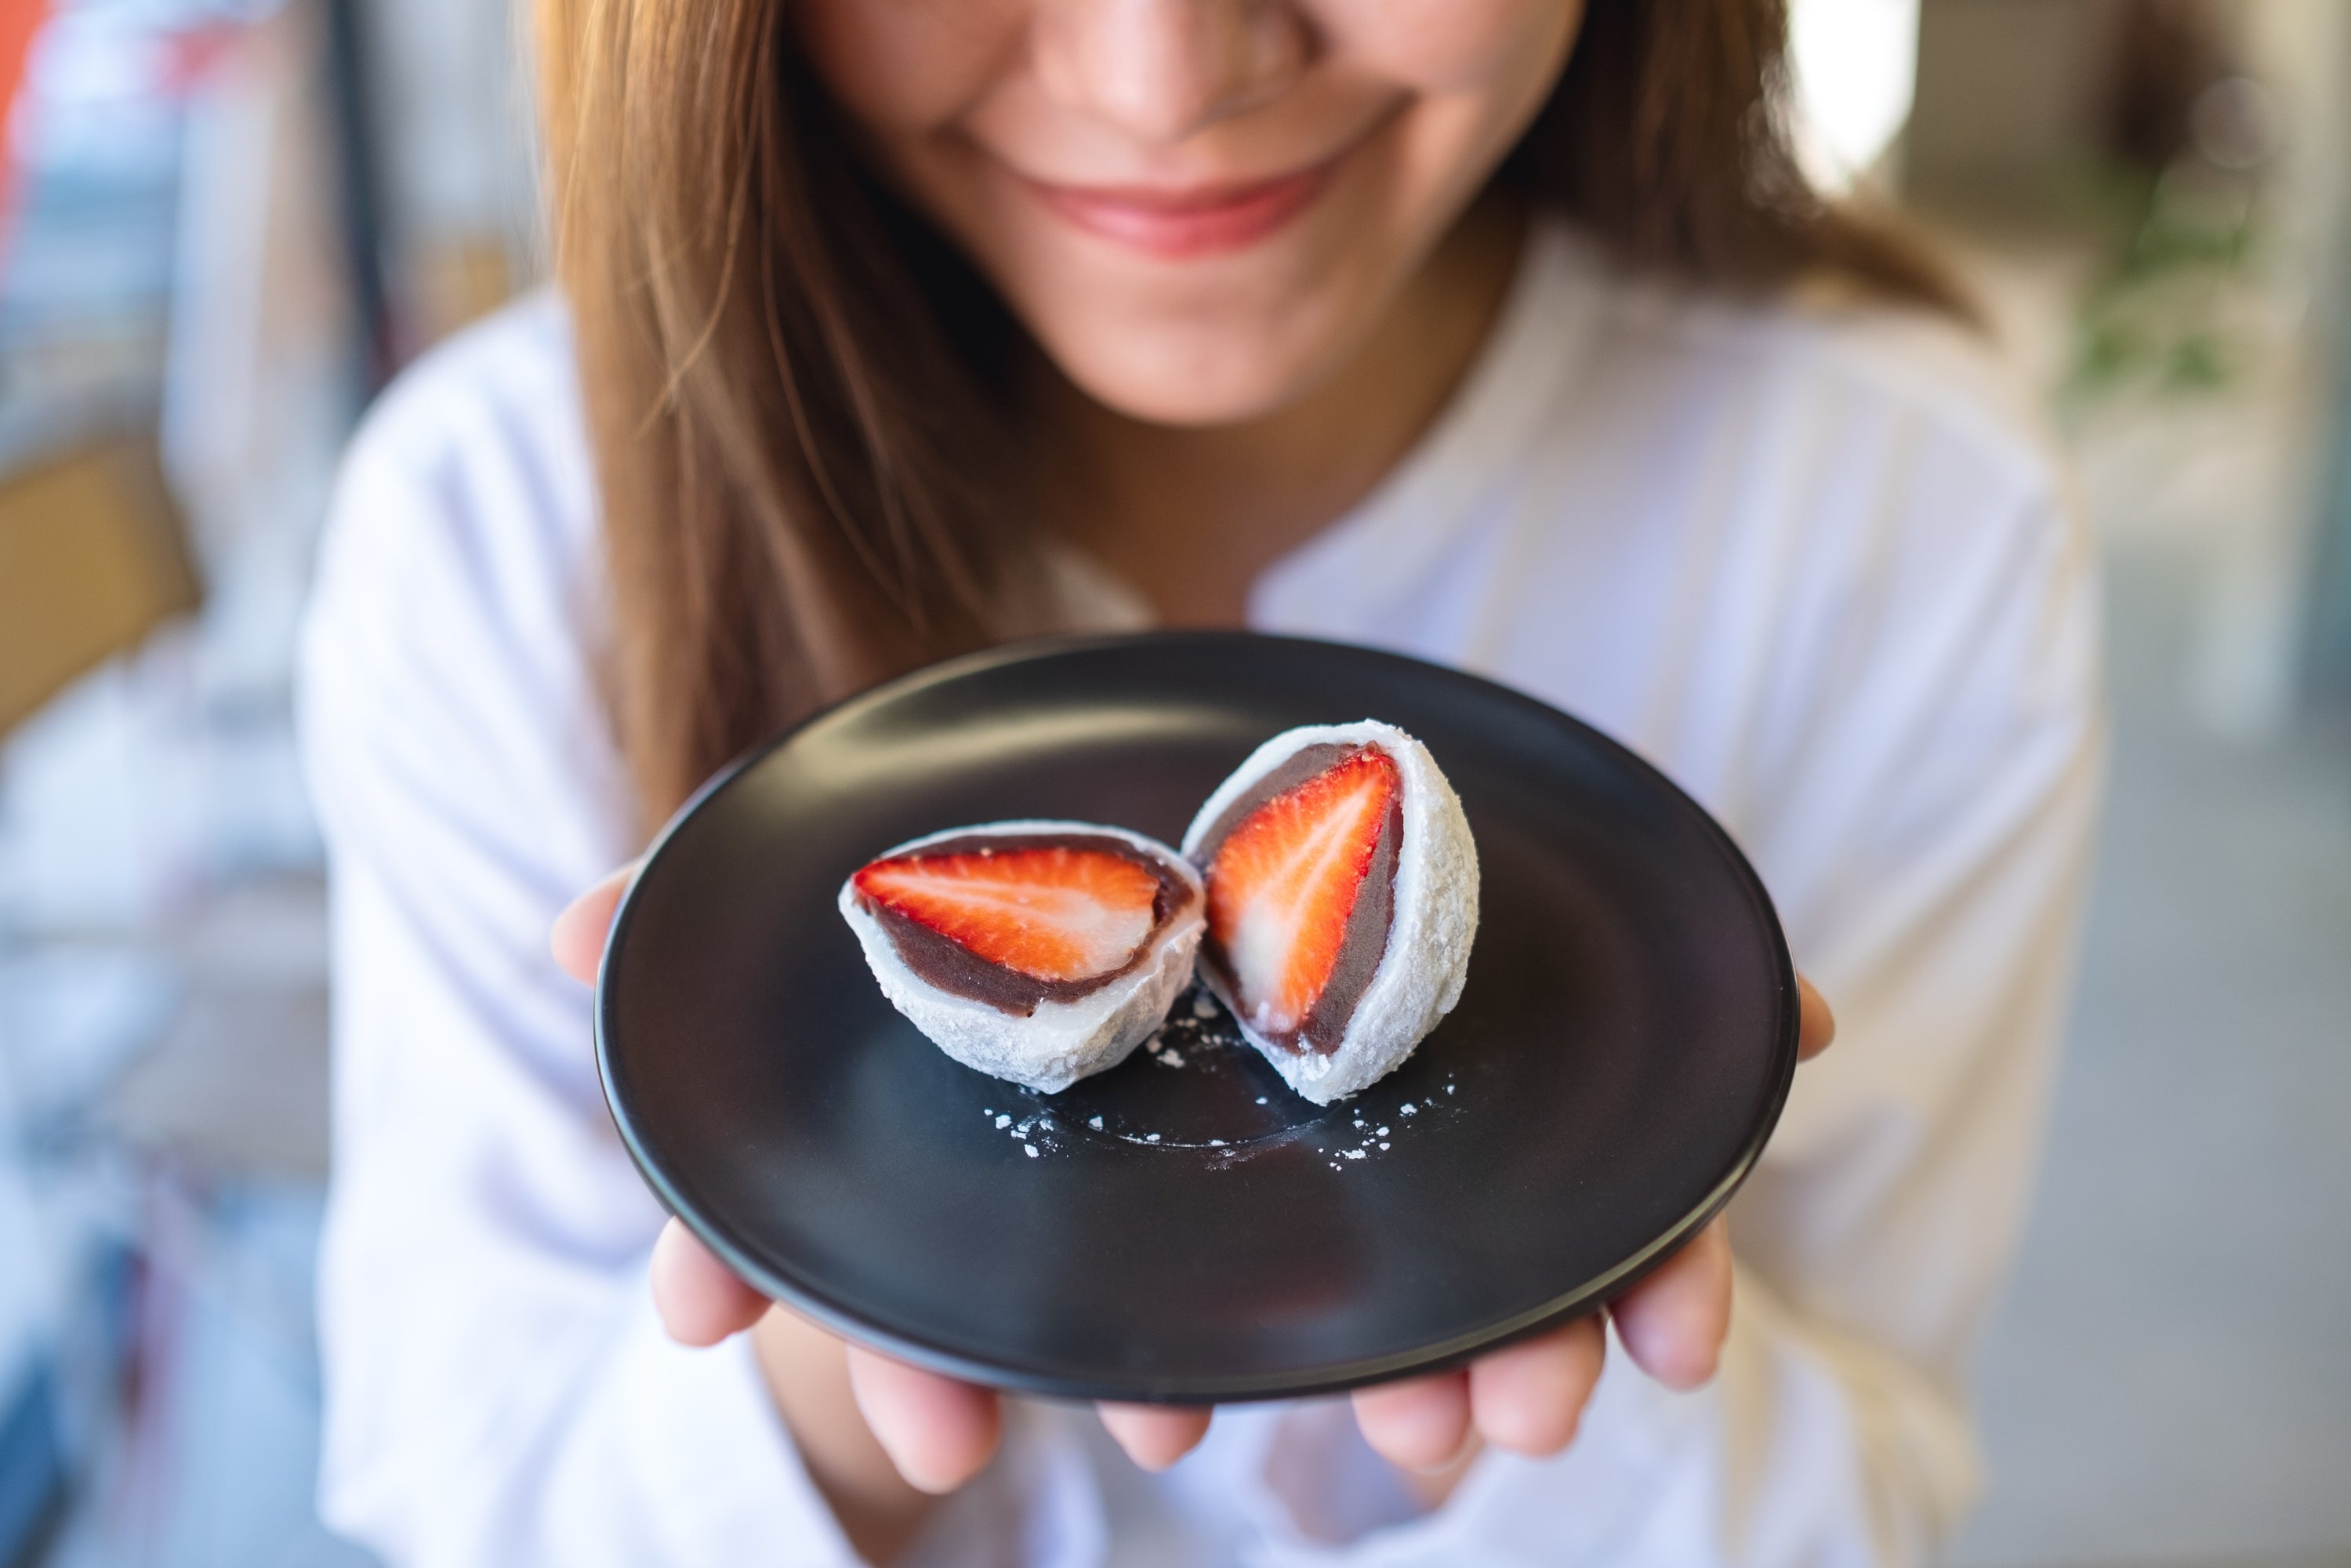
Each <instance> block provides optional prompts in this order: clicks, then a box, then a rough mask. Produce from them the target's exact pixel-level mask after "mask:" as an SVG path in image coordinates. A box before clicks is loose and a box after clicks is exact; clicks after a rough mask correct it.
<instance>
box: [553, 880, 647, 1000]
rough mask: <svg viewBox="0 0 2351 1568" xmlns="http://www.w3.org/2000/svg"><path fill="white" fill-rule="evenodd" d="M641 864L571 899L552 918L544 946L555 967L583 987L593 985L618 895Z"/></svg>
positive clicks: (618, 906) (618, 904)
mask: <svg viewBox="0 0 2351 1568" xmlns="http://www.w3.org/2000/svg"><path fill="white" fill-rule="evenodd" d="M642 865H643V862H642V861H631V862H629V863H628V864H627V865H624V866H622V868H621V869H620V870H618V871H616V872H614V873H611V875H609V876H607V877H606V878H605V879H604V880H603V881H601V882H600V883H597V884H596V885H595V886H593V887H591V888H590V889H589V890H588V891H587V892H585V893H583V894H580V896H579V897H577V898H575V899H573V900H572V901H571V902H570V903H569V904H566V905H565V906H564V909H563V913H562V914H560V915H557V916H556V917H555V925H554V926H553V928H552V929H550V930H549V932H548V934H547V946H548V948H549V951H551V952H553V953H554V955H555V962H556V963H557V965H559V967H561V968H562V970H563V972H564V973H565V974H567V975H569V976H570V977H572V978H573V979H575V980H577V981H579V982H580V984H581V985H583V986H592V985H594V984H595V983H596V966H597V964H598V962H599V961H601V959H602V958H603V956H604V934H605V933H606V932H608V931H610V930H611V928H612V915H613V914H614V912H615V911H617V910H618V909H619V908H620V907H621V894H624V893H626V892H628V891H629V883H631V882H632V880H634V879H635V877H636V874H637V871H638V868H639V867H640V866H642Z"/></svg>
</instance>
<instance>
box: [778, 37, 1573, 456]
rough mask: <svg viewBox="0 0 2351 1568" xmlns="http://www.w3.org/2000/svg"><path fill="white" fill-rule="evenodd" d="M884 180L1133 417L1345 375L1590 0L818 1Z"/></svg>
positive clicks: (1076, 371)
mask: <svg viewBox="0 0 2351 1568" xmlns="http://www.w3.org/2000/svg"><path fill="white" fill-rule="evenodd" d="M796 10H797V15H798V17H799V26H800V30H801V37H802V39H803V42H804V45H805V47H807V49H808V51H809V54H810V58H811V60H812V61H813V62H814V65H815V67H816V69H817V70H818V72H819V74H820V76H821V77H822V78H823V79H824V81H825V82H826V83H827V84H828V86H829V87H830V88H831V91H832V92H833V94H834V96H835V97H836V98H837V99H839V101H840V102H841V106H842V107H843V108H844V109H845V110H846V111H847V112H848V113H849V115H850V116H851V118H852V120H854V121H856V122H857V123H858V124H859V125H860V126H861V127H862V129H863V131H865V133H866V135H867V136H868V137H869V139H870V141H871V143H872V149H873V151H874V152H875V154H876V155H877V156H878V157H879V158H880V160H881V162H882V164H883V169H884V171H885V172H887V174H888V175H889V176H890V177H891V178H892V179H893V182H894V183H896V184H897V185H898V186H899V187H900V188H901V190H902V191H903V192H904V193H906V194H907V195H908V196H909V197H910V198H911V199H912V200H913V201H914V204H916V205H917V206H918V207H919V208H920V209H921V210H922V211H924V212H925V214H928V215H929V217H930V218H931V219H932V221H933V222H935V223H936V224H937V225H939V226H940V227H941V228H942V229H943V230H944V231H945V232H946V234H948V235H951V236H952V237H953V238H954V239H955V240H956V243H957V244H958V245H959V246H962V248H963V249H964V250H965V252H966V253H967V255H969V256H970V257H971V258H972V260H973V261H974V262H975V263H976V264H977V266H978V267H980V269H981V270H982V271H983V272H985V273H986V274H987V276H988V277H990V278H991V279H993V280H994V282H995V284H996V287H998V290H999V291H1000V292H1001V293H1002V294H1003V296H1004V298H1006V299H1007V300H1008V302H1009V303H1010V304H1011V307H1012V308H1013V309H1014V310H1015V311H1016V312H1017V313H1018V314H1019V317H1020V319H1022V320H1023V321H1024V322H1025V323H1027V325H1028V327H1029V330H1030V332H1031V333H1033V334H1034V335H1035V337H1036V339H1037V340H1038V341H1039V342H1040V343H1041V344H1042V345H1043V346H1044V348H1045V350H1046V351H1047V352H1048V353H1050V355H1051V356H1052V357H1053V359H1054V360H1055V361H1056V362H1057V363H1059V364H1060V366H1061V370H1062V371H1063V372H1064V373H1065V374H1067V375H1068V376H1069V377H1070V379H1071V381H1073V382H1076V383H1077V385H1078V386H1080V387H1081V388H1082V389H1083V390H1084V391H1086V392H1088V393H1090V394H1092V396H1093V397H1095V398H1097V399H1099V400H1100V401H1101V402H1103V403H1106V404H1108V405H1109V406H1110V407H1112V408H1113V409H1116V410H1118V411H1120V412H1121V413H1127V414H1130V415H1132V416H1134V417H1136V418H1139V419H1145V420H1151V421H1155V422H1161V423H1181V424H1215V423H1227V422H1231V421H1238V420H1243V419H1249V418H1252V417H1255V416H1258V415H1260V414H1265V413H1272V412H1274V411H1276V410H1278V409H1280V408H1281V407H1283V406H1284V405H1286V404H1287V403H1289V402H1291V401H1292V400H1294V399H1296V398H1298V397H1300V396H1301V395H1302V394H1304V393H1305V392H1309V391H1311V390H1312V389H1313V388H1314V387H1315V386H1317V385H1318V384H1319V383H1320V382H1322V381H1323V380H1324V379H1325V378H1327V377H1329V376H1331V375H1332V374H1333V373H1334V372H1335V371H1338V370H1339V369H1340V368H1341V367H1343V365H1345V363H1346V362H1347V361H1348V360H1349V358H1350V357H1351V355H1352V354H1353V352H1354V350H1357V349H1359V348H1360V347H1362V346H1363V344H1364V342H1365V341H1366V340H1368V339H1369V337H1370V336H1371V334H1372V332H1373V330H1374V328H1376V327H1377V326H1378V325H1379V324H1380V322H1381V321H1382V320H1383V319H1384V318H1385V316H1386V315H1387V313H1388V311H1389V310H1390V308H1392V307H1393V306H1394V304H1395V301H1396V300H1397V299H1398V298H1399V297H1400V296H1401V295H1402V293H1403V290H1404V287H1405V284H1406V282H1407V281H1409V280H1410V279H1411V278H1412V277H1413V276H1414V274H1415V272H1416V269H1417V268H1418V267H1419V266H1420V264H1421V263H1422V262H1423V261H1424V260H1425V259H1426V257H1427V256H1428V255H1429V254H1430V252H1431V250H1432V248H1433V247H1434V246H1436V244H1437V240H1438V239H1439V238H1441V237H1442V236H1443V235H1444V234H1445V232H1446V231H1447V228H1449V227H1450V226H1451V225H1452V223H1453V221H1454V220H1455V219H1456V218H1457V217H1458V215H1459V214H1460V213H1461V211H1462V209H1463V208H1464V206H1466V205H1467V204H1468V202H1469V200H1470V199H1471V197H1472V196H1474V195H1475V193H1477V191H1478V190H1479V187H1480V186H1481V185H1482V184H1483V183H1485V181H1486V178H1487V176H1488V175H1489V174H1490V173H1492V172H1493V170H1494V168H1495V166H1496V165H1497V164H1498V163H1499V162H1500V160H1501V158H1502V156H1503V154H1504V153H1505V152H1508V151H1509V149H1510V145H1511V143H1512V142H1513V141H1516V140H1517V139H1518V136H1519V133H1520V131H1522V130H1524V129H1525V127H1526V125H1527V123H1528V121H1529V120H1531V118H1532V117H1533V115H1534V113H1535V111H1536V110H1537V109H1538V108H1539V107H1540V106H1541V102H1542V99H1543V98H1544V96H1545V95H1546V94H1547V93H1548V92H1549V91H1550V89H1551V88H1552V83H1553V82H1555V81H1556V80H1557V79H1558V78H1559V74H1560V71H1561V69H1562V67H1563V65H1564V63H1565V61H1566V58H1567V53H1568V49H1569V47H1570V45H1571V44H1572V43H1573V39H1574V36H1575V30H1576V25H1577V23H1578V21H1579V20H1580V18H1581V16H1582V10H1583V0H801V3H800V4H799V5H798V6H797V7H796Z"/></svg>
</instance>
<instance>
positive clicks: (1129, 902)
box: [853, 844, 1160, 984]
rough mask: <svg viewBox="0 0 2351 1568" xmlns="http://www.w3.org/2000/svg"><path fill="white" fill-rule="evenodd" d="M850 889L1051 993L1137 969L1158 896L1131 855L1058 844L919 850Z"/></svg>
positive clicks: (863, 874)
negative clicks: (1133, 964)
mask: <svg viewBox="0 0 2351 1568" xmlns="http://www.w3.org/2000/svg"><path fill="white" fill-rule="evenodd" d="M853 880H854V882H855V884H856V887H857V891H858V893H859V894H862V896H864V897H865V898H867V899H870V900H871V901H872V902H873V903H874V904H879V905H881V906H882V907H883V908H884V909H888V910H891V911H893V913H895V914H898V915H904V917H905V918H907V919H908V920H911V921H914V923H915V924H916V925H922V926H925V927H927V928H928V929H930V930H932V931H935V932H937V933H938V934H939V935H940V936H944V937H946V939H947V940H948V941H950V942H953V943H955V944H956V946H959V947H962V948H963V949H965V950H966V951H967V952H969V953H971V954H972V955H973V956H977V957H979V958H983V959H986V960H987V962H988V963H991V964H995V965H998V966H1000V967H1004V968H1007V969H1009V970H1011V971H1013V972H1014V973H1015V974H1019V975H1026V976H1028V977H1029V978H1030V979H1034V980H1042V981H1046V982H1049V983H1052V984H1061V983H1065V982H1070V981H1077V980H1086V979H1091V978H1092V977H1095V976H1097V975H1106V974H1109V973H1111V972H1112V971H1113V970H1116V969H1118V968H1120V967H1123V966H1124V965H1125V964H1126V963H1127V962H1128V961H1129V960H1131V959H1132V958H1133V957H1134V956H1135V953H1136V951H1137V950H1138V949H1139V948H1141V947H1142V946H1143V945H1144V942H1145V941H1147V940H1148V939H1149V938H1150V936H1151V929H1152V925H1153V924H1154V919H1155V900H1156V899H1157V898H1158V896H1159V890H1160V881H1159V878H1158V877H1156V876H1155V875H1154V874H1152V873H1151V871H1150V869H1149V868H1148V867H1145V866H1144V865H1142V864H1140V863H1138V862H1136V861H1134V859H1132V858H1131V857H1129V856H1125V855H1121V854H1115V853H1113V852H1110V851H1108V850H1098V849H1088V848H1077V847H1072V846H1069V845H1061V844H1056V845H1047V846H1037V845H1033V844H1032V845H1025V846H1023V847H1020V848H1016V849H1004V850H990V849H976V850H975V849H964V850H959V851H957V852H953V853H948V854H925V853H924V852H922V851H920V850H916V851H915V852H913V853H911V854H904V855H898V856H895V857H893V858H892V859H889V860H879V861H875V862H872V864H871V865H868V866H866V867H865V868H864V869H863V870H862V871H860V872H859V873H857V875H856V877H855V878H854V879H853Z"/></svg>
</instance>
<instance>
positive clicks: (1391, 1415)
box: [1355, 1372, 1469, 1471]
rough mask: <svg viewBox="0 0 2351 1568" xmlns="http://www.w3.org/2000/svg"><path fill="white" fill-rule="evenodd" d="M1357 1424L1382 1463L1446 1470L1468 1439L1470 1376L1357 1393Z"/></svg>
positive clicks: (1435, 1378) (1418, 1380) (1387, 1385)
mask: <svg viewBox="0 0 2351 1568" xmlns="http://www.w3.org/2000/svg"><path fill="white" fill-rule="evenodd" d="M1355 1425H1356V1426H1358V1427H1362V1428H1363V1429H1364V1441H1365V1442H1366V1443H1369V1444H1370V1445H1371V1446H1372V1448H1373V1450H1374V1452H1376V1453H1377V1454H1378V1455H1379V1456H1380V1457H1381V1458H1384V1459H1386V1460H1387V1461H1388V1462H1389V1463H1390V1464H1392V1465H1400V1466H1402V1467H1403V1468H1404V1469H1408V1470H1422V1471H1426V1470H1437V1469H1444V1468H1445V1466H1446V1465H1447V1464H1449V1463H1450V1462H1452V1460H1453V1458H1454V1457H1455V1456H1456V1455H1458V1454H1459V1453H1460V1452H1461V1446H1462V1445H1463V1444H1464V1443H1466V1442H1468V1440H1469V1375H1468V1373H1467V1372H1440V1373H1438V1374H1437V1375H1435V1376H1433V1377H1416V1378H1413V1379H1411V1380H1410V1381H1408V1382H1405V1383H1384V1384H1382V1385H1379V1386H1378V1387H1376V1388H1358V1389H1357V1390H1355Z"/></svg>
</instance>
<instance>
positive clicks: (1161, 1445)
mask: <svg viewBox="0 0 2351 1568" xmlns="http://www.w3.org/2000/svg"><path fill="white" fill-rule="evenodd" d="M1095 1408H1097V1409H1098V1410H1100V1411H1101V1412H1102V1426H1103V1427H1104V1428H1105V1429H1106V1430H1107V1431H1108V1432H1109V1433H1110V1435H1111V1436H1112V1437H1115V1438H1117V1439H1118V1446H1119V1447H1120V1448H1124V1449H1125V1450H1126V1457H1127V1458H1130V1459H1133V1460H1134V1462H1135V1463H1136V1464H1138V1465H1141V1466H1142V1467H1143V1468H1144V1469H1146V1470H1164V1469H1166V1468H1167V1467H1168V1466H1170V1465H1172V1464H1174V1463H1175V1461H1176V1460H1178V1459H1180V1458H1183V1457H1184V1456H1185V1455H1186V1454H1188V1453H1190V1452H1191V1451H1192V1450H1193V1449H1194V1448H1198V1447H1199V1446H1200V1439H1201V1438H1203V1437H1207V1435H1208V1419H1209V1417H1210V1416H1212V1415H1213V1414H1214V1412H1213V1411H1210V1410H1205V1409H1199V1408H1187V1407H1186V1406H1180V1405H1109V1404H1104V1405H1100V1406H1095Z"/></svg>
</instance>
